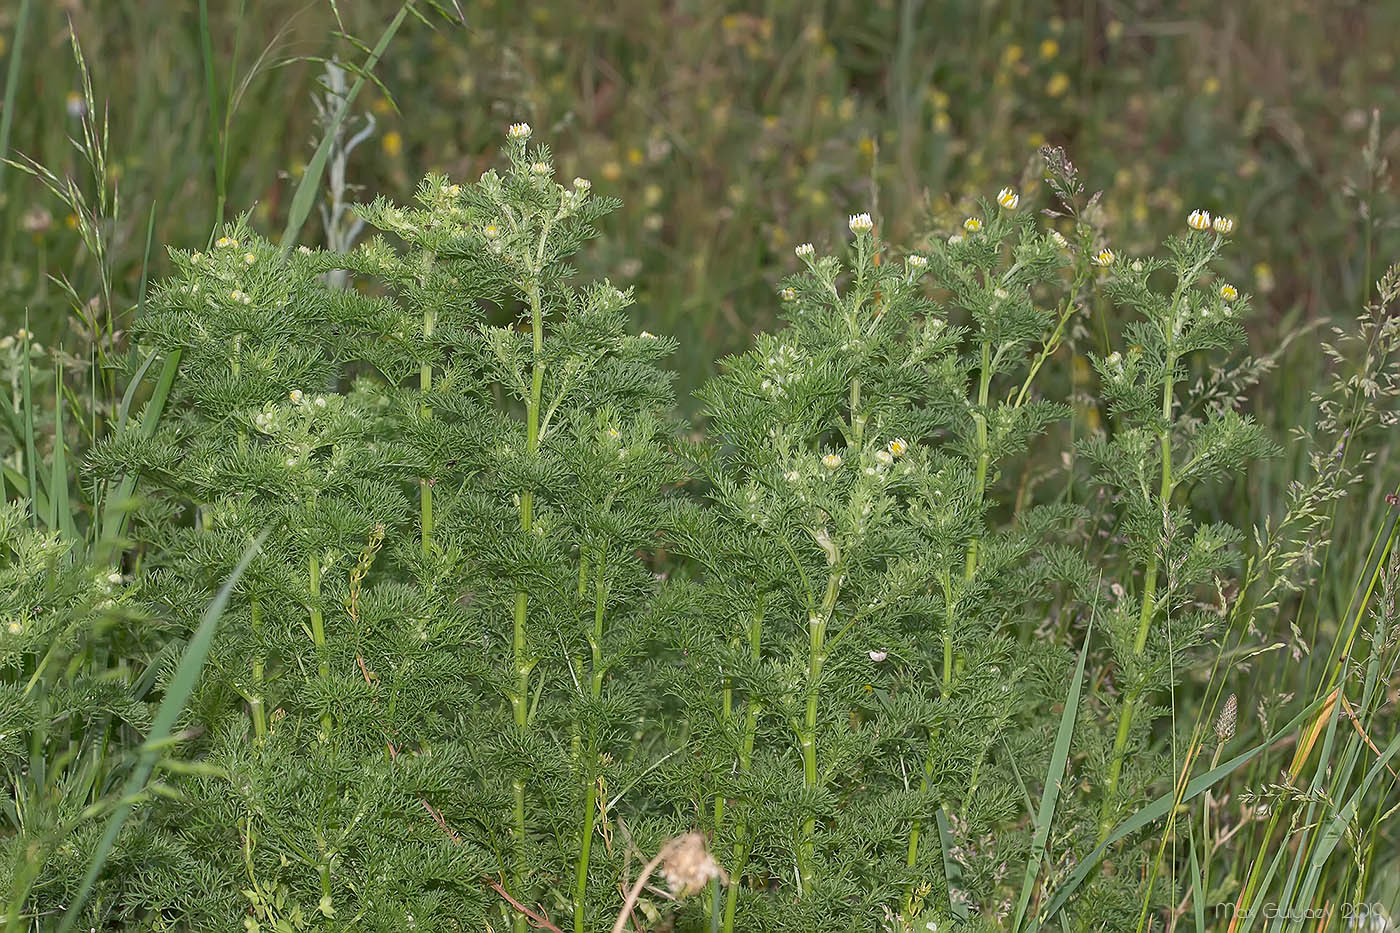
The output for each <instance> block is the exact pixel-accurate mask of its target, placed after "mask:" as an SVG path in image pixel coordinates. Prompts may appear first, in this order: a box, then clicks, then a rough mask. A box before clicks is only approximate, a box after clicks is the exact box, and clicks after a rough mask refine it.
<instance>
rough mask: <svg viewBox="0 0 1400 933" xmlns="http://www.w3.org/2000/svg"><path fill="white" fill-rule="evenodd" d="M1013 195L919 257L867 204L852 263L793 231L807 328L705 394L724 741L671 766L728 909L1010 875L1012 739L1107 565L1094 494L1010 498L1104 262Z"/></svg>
mask: <svg viewBox="0 0 1400 933" xmlns="http://www.w3.org/2000/svg"><path fill="white" fill-rule="evenodd" d="M1018 206H1019V199H1018V197H1017V196H1016V195H1015V193H1014V192H1004V193H1003V196H1002V197H1001V198H1000V199H999V202H998V203H987V204H984V205H983V206H982V211H981V212H980V213H979V214H978V215H976V216H973V217H969V218H968V219H967V221H966V223H965V225H964V230H963V231H962V232H961V233H959V234H956V235H954V236H953V237H952V238H951V240H950V241H940V242H938V243H937V244H936V245H935V246H934V247H933V248H932V249H929V250H926V251H919V252H912V253H910V254H908V255H906V256H904V257H903V258H901V259H895V258H893V257H892V256H891V252H892V251H890V250H889V249H888V248H887V247H886V246H885V245H884V244H882V243H880V242H879V240H878V239H877V237H876V236H875V234H874V231H873V229H872V227H873V224H872V221H871V218H870V217H869V216H868V215H864V214H858V215H854V216H852V217H851V218H850V219H849V228H850V231H851V235H852V237H853V244H852V248H851V254H852V255H851V258H850V264H849V267H846V266H844V265H843V264H842V262H841V261H840V260H839V259H838V258H836V257H833V256H822V255H818V253H817V251H816V249H815V248H814V247H813V246H811V245H803V246H800V247H798V248H797V258H798V260H799V261H800V262H801V264H802V265H803V266H805V271H804V272H803V273H801V274H799V275H796V276H793V277H791V278H789V279H788V280H786V281H785V282H784V283H783V284H782V287H781V290H780V292H779V296H780V298H781V300H782V301H783V302H784V307H785V317H786V319H787V322H788V326H787V327H786V328H785V329H784V330H782V331H780V332H779V333H777V334H775V335H771V336H770V335H763V336H760V337H759V338H758V340H757V345H756V346H755V348H754V349H753V350H752V351H751V352H749V353H747V354H744V355H743V356H740V357H737V358H735V359H732V360H730V361H728V362H727V364H726V372H725V373H724V374H723V375H721V376H719V377H718V378H716V379H715V380H714V381H713V382H711V384H710V385H709V386H707V387H706V389H705V390H704V391H703V392H702V393H701V398H702V401H703V403H704V406H705V407H704V414H705V415H706V417H707V419H708V424H709V426H710V441H711V443H710V444H709V445H708V446H707V447H705V448H703V449H702V450H700V451H698V452H696V455H695V456H696V461H697V463H696V467H697V472H698V474H699V475H700V476H702V477H703V478H704V480H705V482H706V497H707V502H708V508H706V509H703V510H698V517H697V518H695V519H694V520H693V521H692V522H691V523H690V524H689V525H686V526H685V527H684V532H685V533H684V534H683V535H682V536H681V540H680V541H679V543H678V544H677V548H678V550H680V551H681V552H683V553H686V554H688V555H690V556H691V557H693V559H694V560H696V561H698V562H700V563H701V564H703V565H704V566H705V568H706V569H707V571H708V573H709V574H710V580H711V581H712V583H713V584H714V585H715V593H714V595H713V597H712V598H713V601H714V607H713V609H712V610H711V612H710V613H707V617H708V619H709V621H710V622H711V623H712V625H711V626H710V627H709V628H708V629H705V630H704V631H703V632H689V633H687V638H686V640H685V642H684V643H685V646H686V648H687V656H689V657H693V658H697V659H699V660H697V661H696V662H695V664H694V665H693V666H694V667H695V668H696V669H695V670H693V671H692V672H691V673H692V677H693V678H694V679H693V680H690V681H687V687H688V688H689V692H687V694H686V696H687V705H688V707H689V710H690V715H691V716H692V718H693V719H694V720H695V722H696V725H695V729H697V730H699V731H700V732H701V734H702V735H704V736H706V737H707V739H712V741H707V742H706V743H704V744H706V745H708V746H709V749H708V750H709V751H710V752H712V753H718V755H719V757H718V758H717V759H715V758H709V757H703V756H702V757H700V758H696V759H691V760H689V761H687V762H685V763H684V764H682V765H678V766H677V768H676V770H677V771H678V772H680V773H681V778H682V779H683V780H685V781H686V782H687V783H688V786H689V788H690V793H692V794H693V795H695V797H696V798H697V805H699V806H702V807H703V809H704V811H705V812H706V813H707V817H708V820H707V822H708V823H709V824H710V827H711V832H712V833H713V834H714V835H715V838H716V839H717V841H718V845H717V848H718V850H719V851H720V852H721V853H722V854H724V855H726V856H727V857H728V859H729V866H730V873H731V881H730V885H729V889H728V891H727V892H726V893H725V897H724V898H723V905H722V906H721V907H718V908H716V909H718V910H721V911H722V917H721V918H720V922H721V924H722V928H723V929H725V930H730V929H744V928H753V927H757V928H762V929H793V930H797V929H804V930H810V929H851V928H853V926H852V924H855V925H856V926H860V925H861V924H865V923H869V922H870V918H872V917H879V916H882V915H888V916H891V917H898V918H900V919H899V922H901V923H913V922H914V920H915V918H917V919H918V922H920V923H926V922H929V921H930V920H934V921H935V922H936V918H948V919H949V920H951V919H953V918H955V917H958V918H961V919H966V918H967V917H968V915H969V911H970V909H976V908H984V907H985V908H986V909H988V910H995V909H997V907H998V906H999V905H1000V903H1001V901H1002V900H1003V899H1004V890H1003V889H1004V888H1005V887H1006V882H1007V866H1006V864H1005V862H1006V860H1007V858H1012V859H1013V860H1014V856H1011V854H1010V853H1011V852H1013V851H1015V846H1014V845H1013V844H1012V843H1010V842H1009V840H1008V839H1003V838H1001V834H1003V833H1009V834H1010V835H1011V836H1015V834H1016V831H1015V828H1014V824H1015V822H1016V820H1015V816H1016V801H1015V799H1014V797H1013V796H1012V795H1011V794H1010V793H1009V789H1010V788H1011V787H1013V786H1014V783H1013V781H1012V778H1011V775H1010V771H1009V768H1010V762H1009V759H1008V748H1012V747H1018V746H1019V745H1021V744H1022V743H1024V742H1027V741H1028V740H1029V739H1031V738H1032V736H1031V733H1033V732H1034V731H1035V730H1036V729H1037V728H1038V724H1037V716H1036V710H1037V709H1039V708H1041V707H1042V704H1044V703H1046V702H1048V699H1049V698H1050V697H1053V696H1055V695H1056V693H1057V690H1056V688H1055V686H1053V685H1052V682H1058V681H1059V680H1060V678H1062V675H1063V667H1064V666H1065V665H1068V664H1069V663H1070V660H1069V659H1068V658H1067V656H1065V655H1063V654H1062V653H1059V652H1057V651H1056V650H1054V649H1053V648H1052V647H1051V646H1049V645H1047V644H1045V643H1043V642H1038V641H1037V640H1036V639H1034V638H1032V637H1029V636H1030V634H1031V632H1032V630H1033V626H1032V624H1031V623H1032V620H1033V619H1034V618H1035V617H1036V616H1037V614H1041V613H1044V612H1046V611H1049V607H1051V606H1054V607H1057V609H1058V610H1063V611H1067V612H1072V611H1073V608H1074V606H1075V605H1076V604H1075V602H1074V597H1075V594H1076V593H1077V591H1078V590H1079V589H1080V588H1081V587H1082V586H1083V585H1084V580H1085V578H1086V569H1085V567H1084V565H1083V562H1082V561H1081V560H1079V559H1078V558H1077V557H1076V555H1075V554H1074V553H1073V552H1072V551H1070V550H1069V549H1067V548H1066V547H1064V546H1063V545H1062V544H1059V543H1057V541H1064V540H1066V539H1065V537H1064V535H1065V531H1066V529H1067V528H1068V526H1069V525H1070V524H1071V520H1072V518H1073V516H1074V510H1073V509H1071V508H1058V507H1051V508H1046V509H1025V510H1024V511H1023V512H1022V514H1020V515H1019V521H1017V522H1016V523H1014V524H1013V523H1008V522H1006V521H1004V518H1005V517H1006V516H1007V515H1009V514H1011V513H1012V512H1014V511H1016V508H1015V505H1014V504H1013V503H1010V502H1007V501H1005V500H1004V499H1003V498H1002V496H1001V494H1000V485H1001V484H1000V482H999V476H998V471H999V469H1000V468H1001V467H1002V466H1003V465H1006V464H1009V463H1011V462H1014V460H1015V459H1016V458H1017V457H1018V455H1020V454H1022V453H1023V452H1024V451H1025V448H1026V445H1027V443H1028V442H1029V441H1030V440H1031V439H1032V438H1034V437H1035V436H1037V435H1038V434H1039V433H1041V432H1042V431H1043V430H1044V429H1045V428H1046V426H1047V425H1049V424H1051V423H1053V422H1054V421H1056V420H1057V419H1060V418H1063V417H1064V416H1065V415H1066V414H1067V413H1068V412H1067V409H1066V408H1065V406H1063V405H1058V404H1055V403H1051V402H1047V401H1044V400H1042V399H1040V398H1039V397H1038V396H1037V395H1036V394H1035V393H1034V391H1033V388H1032V384H1033V380H1034V378H1035V375H1036V373H1037V372H1038V371H1039V369H1040V366H1041V364H1043V362H1044V358H1045V357H1046V356H1047V355H1048V353H1053V348H1054V346H1055V345H1056V344H1057V343H1058V341H1059V340H1060V339H1061V337H1062V335H1063V333H1064V328H1065V324H1066V321H1067V319H1068V317H1069V316H1070V315H1071V314H1073V313H1074V312H1075V311H1076V310H1077V308H1078V305H1077V301H1076V296H1077V291H1078V289H1079V287H1080V286H1081V285H1082V284H1083V275H1082V273H1081V274H1080V275H1076V274H1075V272H1074V270H1073V269H1072V268H1070V265H1071V264H1070V262H1069V260H1068V258H1067V253H1066V252H1065V250H1064V248H1063V246H1062V239H1061V238H1057V237H1055V236H1051V235H1049V233H1048V232H1046V231H1045V230H1043V229H1037V228H1036V224H1035V221H1034V218H1033V217H1032V216H1029V215H1027V214H1018V213H1017V212H1016V208H1017V207H1018ZM1047 348H1048V349H1047ZM705 638H708V639H709V642H708V644H706V643H704V639H705ZM1034 738H1035V739H1037V740H1038V739H1039V738H1040V736H1039V735H1036V736H1034ZM984 839H985V840H988V841H989V843H990V844H988V845H986V846H979V845H978V840H984ZM999 847H1000V851H1001V852H1002V853H1003V854H1001V855H999V854H998V849H999ZM935 905H937V906H935Z"/></svg>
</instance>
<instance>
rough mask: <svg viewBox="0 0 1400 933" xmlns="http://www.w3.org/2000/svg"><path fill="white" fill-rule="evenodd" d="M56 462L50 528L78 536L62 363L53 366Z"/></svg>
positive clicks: (51, 483) (51, 486) (52, 467)
mask: <svg viewBox="0 0 1400 933" xmlns="http://www.w3.org/2000/svg"><path fill="white" fill-rule="evenodd" d="M53 395H54V399H53V401H54V405H53V463H52V464H51V465H50V470H51V472H50V473H49V511H48V515H49V521H48V525H49V528H50V529H51V530H54V531H61V532H62V533H63V535H64V536H65V537H67V538H68V539H69V540H73V539H76V538H77V536H78V532H77V528H76V526H75V525H74V524H73V514H72V512H71V511H70V510H69V508H68V457H67V454H66V451H65V448H66V447H67V444H66V443H65V442H64V439H63V365H62V364H61V363H60V364H58V365H56V366H55V368H54V393H53Z"/></svg>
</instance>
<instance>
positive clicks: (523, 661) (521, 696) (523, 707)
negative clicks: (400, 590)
mask: <svg viewBox="0 0 1400 933" xmlns="http://www.w3.org/2000/svg"><path fill="white" fill-rule="evenodd" d="M547 235H548V229H547V228H546V231H545V232H544V233H543V234H541V237H540V251H541V253H542V252H543V249H544V237H545V236H547ZM539 273H540V269H539V267H538V266H537V267H536V269H535V278H534V281H532V282H531V284H530V288H529V292H528V297H529V302H530V331H531V334H532V335H533V338H534V362H533V364H532V367H531V368H532V370H533V372H532V375H531V380H530V397H529V399H528V400H527V401H526V405H525V451H526V453H527V454H528V455H529V456H530V457H534V456H535V454H537V453H538V452H539V449H540V396H541V394H542V393H543V389H544V361H543V359H542V357H543V354H544V311H543V306H542V304H541V299H540V283H539ZM534 522H535V492H534V490H533V489H526V490H524V491H523V492H521V494H520V530H521V531H522V532H523V533H524V534H527V535H528V534H529V533H530V531H531V529H533V528H534ZM529 604H530V596H529V594H528V593H526V592H525V591H524V590H523V589H522V590H519V591H518V592H516V594H515V613H514V620H513V622H514V625H513V631H512V634H511V661H512V664H513V666H514V671H515V689H514V690H513V691H512V692H511V697H510V704H511V712H512V714H513V716H514V719H515V726H516V728H517V729H519V730H520V731H521V732H524V731H525V730H526V729H527V728H528V727H529V702H530V667H531V665H530V659H529V657H528V647H527V643H526V638H525V622H526V619H527V617H528V614H529ZM512 791H513V793H514V797H515V800H514V807H513V808H512V809H513V817H514V824H515V825H514V835H515V845H516V848H517V855H516V862H515V866H514V869H515V870H514V874H515V879H514V880H515V889H516V891H517V892H518V891H521V890H522V889H523V887H524V882H525V859H524V853H525V775H524V774H517V775H516V776H515V779H514V781H513V782H512ZM512 929H513V930H514V933H525V930H526V918H525V915H524V914H521V913H518V912H517V913H516V914H515V916H514V918H513V919H512Z"/></svg>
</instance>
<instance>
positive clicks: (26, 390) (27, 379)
mask: <svg viewBox="0 0 1400 933" xmlns="http://www.w3.org/2000/svg"><path fill="white" fill-rule="evenodd" d="M31 340H33V336H32V335H31V334H30V333H29V311H28V309H26V310H25V312H24V373H23V375H22V376H21V384H20V392H21V397H22V399H23V404H24V468H25V470H26V471H27V472H28V474H29V518H30V522H31V523H32V524H33V525H34V527H36V528H37V527H39V506H38V501H37V500H36V498H35V497H36V496H37V495H38V494H39V472H38V470H37V469H36V467H35V464H36V463H37V462H38V459H39V455H38V454H37V453H36V452H35V445H34V384H33V379H32V375H31V369H32V367H31V366H30V365H29V361H30V353H29V349H30V346H31V343H30V341H31Z"/></svg>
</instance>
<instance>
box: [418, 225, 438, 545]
mask: <svg viewBox="0 0 1400 933" xmlns="http://www.w3.org/2000/svg"><path fill="white" fill-rule="evenodd" d="M432 264H433V254H432V253H431V252H428V253H424V254H423V275H422V279H423V280H426V279H427V277H428V272H429V271H430V270H431V269H432ZM436 324H437V321H436V315H435V314H434V313H433V311H432V310H431V309H425V310H424V311H423V340H424V342H425V343H426V342H427V341H428V340H430V339H431V338H432V336H433V329H434V327H435V326H436ZM425 352H429V351H427V350H426V348H425ZM432 388H433V364H432V362H431V360H426V359H425V360H424V361H423V363H422V365H421V366H420V367H419V370H418V390H419V392H421V393H422V394H423V397H424V403H423V406H422V408H421V409H420V414H421V416H422V417H423V418H431V417H432V416H433V409H432V407H431V406H429V405H428V404H427V401H426V399H427V395H428V393H429V392H430V391H431V390H432ZM418 486H419V491H418V511H419V524H420V526H421V528H422V538H423V553H424V554H425V555H426V554H429V553H431V551H432V547H433V481H432V478H430V477H424V478H423V479H421V480H419V481H418Z"/></svg>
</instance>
